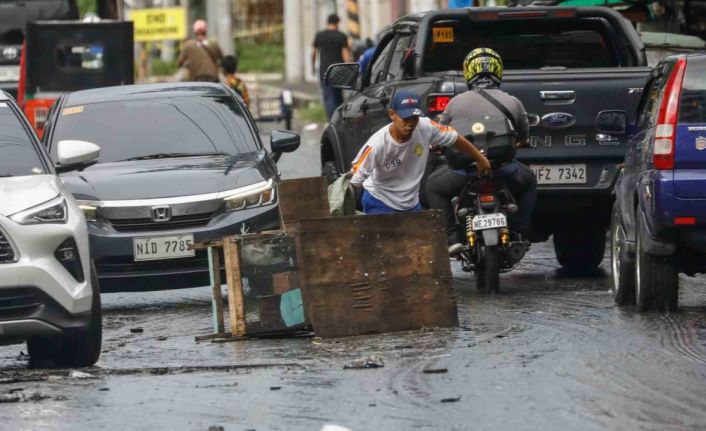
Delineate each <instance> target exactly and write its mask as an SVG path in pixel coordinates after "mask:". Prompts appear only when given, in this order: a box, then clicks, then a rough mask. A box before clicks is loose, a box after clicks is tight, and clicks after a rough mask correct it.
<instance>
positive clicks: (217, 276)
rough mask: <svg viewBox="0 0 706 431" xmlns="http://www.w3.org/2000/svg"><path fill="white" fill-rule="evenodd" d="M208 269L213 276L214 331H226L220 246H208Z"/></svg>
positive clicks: (219, 332) (218, 332) (211, 276)
mask: <svg viewBox="0 0 706 431" xmlns="http://www.w3.org/2000/svg"><path fill="white" fill-rule="evenodd" d="M208 271H209V274H210V278H211V308H212V310H213V332H214V333H216V334H222V333H223V332H225V322H224V321H223V291H222V290H221V262H220V250H219V248H218V247H209V248H208Z"/></svg>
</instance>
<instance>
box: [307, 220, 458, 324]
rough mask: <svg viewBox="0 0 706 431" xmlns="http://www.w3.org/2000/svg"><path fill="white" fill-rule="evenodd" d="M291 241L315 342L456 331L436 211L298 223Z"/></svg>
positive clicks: (449, 279)
mask: <svg viewBox="0 0 706 431" xmlns="http://www.w3.org/2000/svg"><path fill="white" fill-rule="evenodd" d="M294 234H295V236H296V238H297V256H298V259H299V272H300V283H301V284H302V285H303V286H304V291H303V293H304V303H305V306H306V314H307V317H308V319H309V321H310V322H311V323H312V325H313V327H314V332H315V334H316V335H317V336H321V337H337V336H348V335H357V334H368V333H375V332H390V331H401V330H409V329H418V328H422V327H425V326H434V327H450V326H457V325H458V317H457V312H456V298H455V295H454V291H453V288H452V286H451V269H450V265H449V259H448V255H447V252H446V247H445V245H446V239H445V236H444V228H443V223H442V220H441V214H440V213H439V212H434V211H425V212H420V213H402V214H389V215H379V216H354V217H327V218H319V219H309V220H300V221H299V223H298V224H297V226H296V228H295V229H294Z"/></svg>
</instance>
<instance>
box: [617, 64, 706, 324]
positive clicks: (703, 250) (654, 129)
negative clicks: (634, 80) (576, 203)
mask: <svg viewBox="0 0 706 431" xmlns="http://www.w3.org/2000/svg"><path fill="white" fill-rule="evenodd" d="M619 118H620V117H616V118H615V119H614V121H610V122H609V123H613V124H614V125H618V124H619V123H620V121H624V120H619ZM616 131H617V132H618V133H620V126H618V127H617V128H616ZM608 132H609V131H606V133H608ZM630 134H631V137H630V142H629V147H628V153H627V155H626V157H625V167H624V168H623V170H622V173H621V175H620V178H619V179H618V182H617V185H616V188H615V194H616V201H615V205H614V208H613V221H612V227H611V233H612V239H611V245H612V246H611V249H612V271H613V278H612V281H613V292H614V296H615V301H616V302H617V303H618V304H620V305H629V304H633V303H636V304H637V309H638V310H639V311H648V310H653V309H657V310H667V311H673V310H676V309H677V305H678V290H679V279H678V277H677V274H678V273H680V272H683V273H686V274H687V275H694V274H697V273H703V272H706V53H705V52H701V53H697V54H688V55H679V56H672V57H669V58H667V59H665V60H663V61H662V62H660V63H659V64H658V65H657V67H656V68H655V69H654V71H653V72H652V76H651V78H650V80H649V82H648V83H647V86H646V88H645V91H644V93H643V96H642V100H641V102H640V106H639V108H638V113H637V118H636V119H635V121H634V123H633V125H632V126H631V128H630Z"/></svg>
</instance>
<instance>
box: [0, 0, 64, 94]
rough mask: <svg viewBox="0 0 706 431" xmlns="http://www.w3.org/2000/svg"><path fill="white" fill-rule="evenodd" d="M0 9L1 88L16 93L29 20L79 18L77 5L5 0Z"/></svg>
mask: <svg viewBox="0 0 706 431" xmlns="http://www.w3.org/2000/svg"><path fill="white" fill-rule="evenodd" d="M0 10H2V12H0V90H3V91H6V92H8V93H9V94H10V95H12V96H15V97H17V83H18V81H19V80H20V53H21V51H22V43H23V42H24V38H25V28H26V26H27V23H29V22H32V21H36V20H39V19H44V20H64V19H78V6H77V4H76V1H75V0H30V1H27V0H4V1H3V2H2V6H1V7H0Z"/></svg>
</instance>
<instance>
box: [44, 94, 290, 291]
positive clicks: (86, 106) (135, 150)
mask: <svg viewBox="0 0 706 431" xmlns="http://www.w3.org/2000/svg"><path fill="white" fill-rule="evenodd" d="M64 140H82V141H88V142H93V143H96V144H97V145H99V146H100V148H101V158H100V161H99V162H98V163H96V164H95V165H93V166H90V167H88V168H86V169H84V170H83V171H82V172H80V173H77V172H72V173H67V174H65V175H62V181H64V183H65V184H66V186H67V188H68V189H69V190H71V192H72V193H73V194H74V197H75V198H76V199H77V200H78V202H79V204H80V205H81V208H82V209H83V211H84V213H85V215H86V218H87V220H88V232H89V235H90V241H91V251H92V253H93V257H94V259H95V262H96V267H97V269H98V277H99V279H100V281H101V288H102V291H103V292H110V291H117V290H146V289H171V288H177V287H192V286H203V285H206V284H208V282H209V276H208V274H209V273H208V267H209V263H208V257H207V254H206V253H205V252H204V251H194V250H191V249H189V245H190V244H193V243H195V242H200V241H204V240H209V239H217V238H221V237H223V236H226V235H233V234H237V233H244V232H255V231H260V230H267V229H274V228H277V227H278V226H279V212H278V207H277V204H278V197H277V189H276V184H277V182H278V180H279V174H278V171H277V166H276V164H275V161H274V160H273V157H271V155H270V154H268V153H267V151H266V150H265V148H264V147H263V144H262V142H261V140H260V136H259V134H258V130H257V126H256V124H255V123H254V121H253V120H252V118H251V117H250V114H249V113H248V110H247V109H246V107H245V106H244V105H243V103H242V99H240V97H238V96H236V93H235V92H234V91H233V90H231V89H229V88H227V87H225V86H223V85H222V84H210V83H179V84H151V85H128V86H120V87H108V88H101V89H95V90H85V91H79V92H75V93H70V94H67V95H64V96H62V97H61V98H60V99H59V101H58V102H57V104H56V105H55V107H54V108H53V109H52V112H51V113H50V116H49V121H48V123H47V128H46V134H45V138H44V142H45V144H46V146H47V148H48V150H49V153H50V155H51V158H52V160H54V162H55V163H58V166H62V165H61V162H60V160H59V159H58V144H59V143H60V142H61V141H64ZM299 141H300V139H299V136H298V135H297V134H295V133H292V132H287V131H275V132H273V133H272V135H271V141H270V144H271V148H272V151H273V153H274V158H278V157H279V155H280V154H281V153H283V152H289V151H294V150H295V149H296V148H297V147H298V146H299Z"/></svg>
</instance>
